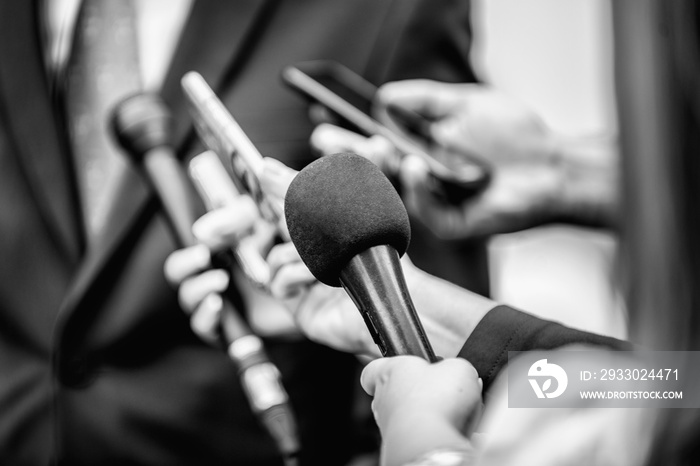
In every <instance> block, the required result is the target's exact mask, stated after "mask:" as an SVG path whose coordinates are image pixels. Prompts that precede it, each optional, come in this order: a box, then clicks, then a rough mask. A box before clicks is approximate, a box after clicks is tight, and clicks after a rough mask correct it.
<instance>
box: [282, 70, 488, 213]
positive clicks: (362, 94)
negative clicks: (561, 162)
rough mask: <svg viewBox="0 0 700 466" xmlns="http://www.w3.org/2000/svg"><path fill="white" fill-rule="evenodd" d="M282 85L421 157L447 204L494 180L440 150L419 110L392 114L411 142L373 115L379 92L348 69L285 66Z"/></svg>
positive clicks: (474, 164)
mask: <svg viewBox="0 0 700 466" xmlns="http://www.w3.org/2000/svg"><path fill="white" fill-rule="evenodd" d="M282 79H283V81H284V82H285V83H286V84H287V85H289V86H290V87H291V88H292V89H294V90H296V91H297V92H299V93H301V94H302V95H303V96H305V97H306V98H307V99H309V100H310V101H311V102H315V103H320V104H322V105H323V106H325V107H326V108H328V109H329V110H331V112H332V113H333V114H334V115H336V116H337V117H339V118H340V121H341V124H342V125H343V126H345V127H347V128H349V129H352V130H354V131H357V132H359V133H361V134H363V135H365V136H373V135H380V136H383V137H385V138H386V139H388V140H389V141H390V142H391V143H392V145H393V146H394V147H395V148H396V150H397V151H398V152H399V154H400V155H401V156H405V155H407V154H414V155H417V156H419V157H421V158H422V159H423V160H424V161H425V163H426V165H427V167H428V169H429V171H430V175H431V179H432V181H433V182H432V183H431V185H432V188H431V190H432V191H433V193H434V194H435V195H437V196H438V197H440V198H442V199H444V200H446V201H447V202H450V203H454V204H458V203H460V202H462V201H463V200H464V199H466V198H468V197H470V196H473V195H475V194H476V193H478V192H480V191H481V190H482V189H483V188H484V187H485V186H486V185H487V184H488V181H489V178H490V170H489V167H488V166H487V165H486V164H485V163H483V162H481V161H479V160H476V159H473V158H469V157H467V156H465V155H464V154H456V153H454V152H451V151H448V150H447V149H445V148H442V147H439V146H438V145H436V144H435V143H434V141H433V140H432V138H431V137H430V131H429V125H430V123H429V122H428V121H427V120H425V119H424V118H422V117H421V116H420V115H418V114H417V113H415V112H411V111H409V110H406V109H402V108H399V107H394V108H389V109H388V112H389V114H390V116H392V118H394V119H395V120H396V121H397V123H398V124H399V125H401V126H402V127H404V128H405V129H406V131H407V132H408V133H410V134H411V135H412V136H415V137H414V138H413V139H411V138H408V137H406V136H404V135H402V134H399V133H398V132H396V131H393V130H391V129H389V128H388V127H387V126H385V125H383V124H381V123H380V122H379V121H377V120H376V119H374V118H373V117H372V116H371V108H372V102H373V99H374V96H375V94H376V91H377V88H376V87H375V86H374V85H373V84H371V83H370V82H368V81H366V80H365V79H364V78H362V77H361V76H359V75H357V74H355V73H353V72H352V71H350V70H349V69H348V68H345V67H344V66H342V65H340V64H338V63H335V62H332V61H327V60H322V61H312V62H303V63H298V64H295V65H294V66H289V67H286V68H285V69H284V70H283V72H282Z"/></svg>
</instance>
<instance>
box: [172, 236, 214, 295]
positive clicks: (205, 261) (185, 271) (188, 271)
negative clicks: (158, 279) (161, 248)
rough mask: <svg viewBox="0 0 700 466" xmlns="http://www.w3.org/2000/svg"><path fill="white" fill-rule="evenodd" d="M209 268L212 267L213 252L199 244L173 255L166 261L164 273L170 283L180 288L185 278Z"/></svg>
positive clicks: (175, 252)
mask: <svg viewBox="0 0 700 466" xmlns="http://www.w3.org/2000/svg"><path fill="white" fill-rule="evenodd" d="M209 266H211V251H209V248H207V247H206V246H205V245H203V244H198V245H196V246H192V247H189V248H185V249H179V250H177V251H174V252H173V253H171V254H170V255H169V256H168V258H167V259H165V264H164V265H163V272H164V273H165V279H166V280H167V281H168V283H170V284H171V285H173V286H178V285H180V283H181V282H182V281H183V280H184V279H185V278H187V277H189V276H191V275H194V274H195V273H197V272H201V271H202V270H205V269H207V268H208V267H209Z"/></svg>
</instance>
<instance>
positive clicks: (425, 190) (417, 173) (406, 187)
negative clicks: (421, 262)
mask: <svg viewBox="0 0 700 466" xmlns="http://www.w3.org/2000/svg"><path fill="white" fill-rule="evenodd" d="M399 179H400V180H401V186H402V187H403V190H402V198H403V201H404V204H405V205H406V209H407V210H408V211H409V212H410V213H411V214H413V215H414V216H415V217H417V218H418V219H419V220H420V221H421V223H423V224H425V225H426V226H427V227H428V228H429V229H430V230H431V231H432V232H433V233H434V234H435V235H436V236H438V237H439V238H441V239H445V240H447V239H455V238H462V237H466V236H469V232H468V231H467V226H466V218H467V217H466V216H467V214H468V213H469V210H468V207H467V205H466V204H465V205H462V206H456V205H446V204H445V203H444V202H443V201H441V200H440V199H438V198H436V197H435V194H434V193H433V192H432V190H431V189H430V184H431V183H433V182H434V180H433V179H432V176H431V175H430V173H429V170H428V166H427V164H426V163H425V162H424V161H423V160H422V159H421V158H420V157H418V156H416V155H409V156H407V157H405V158H404V160H403V161H402V163H401V167H400V170H399Z"/></svg>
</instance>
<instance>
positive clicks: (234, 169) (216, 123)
mask: <svg viewBox="0 0 700 466" xmlns="http://www.w3.org/2000/svg"><path fill="white" fill-rule="evenodd" d="M181 84H182V89H183V91H184V92H185V97H186V99H187V103H188V105H189V110H190V114H191V116H192V120H193V121H194V126H195V129H196V131H197V134H198V135H199V137H200V138H201V139H202V141H203V142H204V144H205V145H206V146H207V147H208V148H209V149H210V150H212V151H214V152H215V153H216V154H218V155H219V158H220V159H221V160H225V161H228V162H230V165H229V168H230V173H231V175H232V178H233V181H234V183H235V184H236V186H237V187H238V189H239V190H240V191H241V192H247V193H248V194H250V196H251V197H252V198H253V200H254V201H255V202H256V204H257V205H258V208H259V209H260V214H261V215H262V217H263V218H264V219H266V220H268V221H269V222H270V223H272V224H273V225H277V226H278V227H279V228H278V230H279V232H280V235H282V236H285V235H286V228H284V226H283V224H282V223H281V222H282V220H283V216H282V205H281V204H280V203H278V202H275V201H274V200H272V199H270V198H268V197H267V196H266V194H265V193H264V191H263V190H262V188H261V186H260V181H259V179H260V172H261V170H262V167H263V156H262V155H261V154H260V152H259V151H258V149H257V148H256V147H255V145H253V143H252V141H251V140H250V139H249V138H248V136H247V135H246V134H245V133H244V132H243V129H241V127H240V125H239V124H238V122H237V121H236V120H235V119H234V118H233V116H232V115H231V113H230V112H229V111H228V110H227V109H226V107H225V106H224V104H223V103H222V102H221V100H219V98H218V97H217V96H216V94H215V93H214V91H213V90H212V89H211V87H209V85H208V84H207V82H206V81H205V80H204V78H203V77H202V76H201V75H200V74H199V73H197V72H195V71H190V72H188V73H187V74H185V76H184V77H183V78H182V80H181ZM284 239H285V240H287V239H288V238H286V237H285V238H284Z"/></svg>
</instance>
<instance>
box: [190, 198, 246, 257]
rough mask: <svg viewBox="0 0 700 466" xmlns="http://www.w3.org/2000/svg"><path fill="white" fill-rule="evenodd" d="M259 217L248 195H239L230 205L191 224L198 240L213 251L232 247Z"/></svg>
mask: <svg viewBox="0 0 700 466" xmlns="http://www.w3.org/2000/svg"><path fill="white" fill-rule="evenodd" d="M258 218H259V214H258V208H257V206H256V205H255V203H254V202H253V199H251V198H250V196H239V197H237V198H236V199H235V200H232V202H231V204H230V205H227V206H226V207H222V208H221V209H216V210H212V211H211V212H207V213H206V214H204V215H202V216H201V217H200V218H199V219H198V220H197V221H196V222H195V223H194V225H192V233H193V234H194V236H195V237H196V238H197V240H199V242H201V243H203V244H205V245H207V246H208V247H209V248H210V249H211V250H213V251H220V250H222V249H225V248H227V247H232V246H234V245H236V244H237V243H238V241H239V240H240V239H241V238H243V237H244V236H246V235H248V234H250V232H251V231H252V229H253V226H254V225H255V222H256V221H257V219H258Z"/></svg>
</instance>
